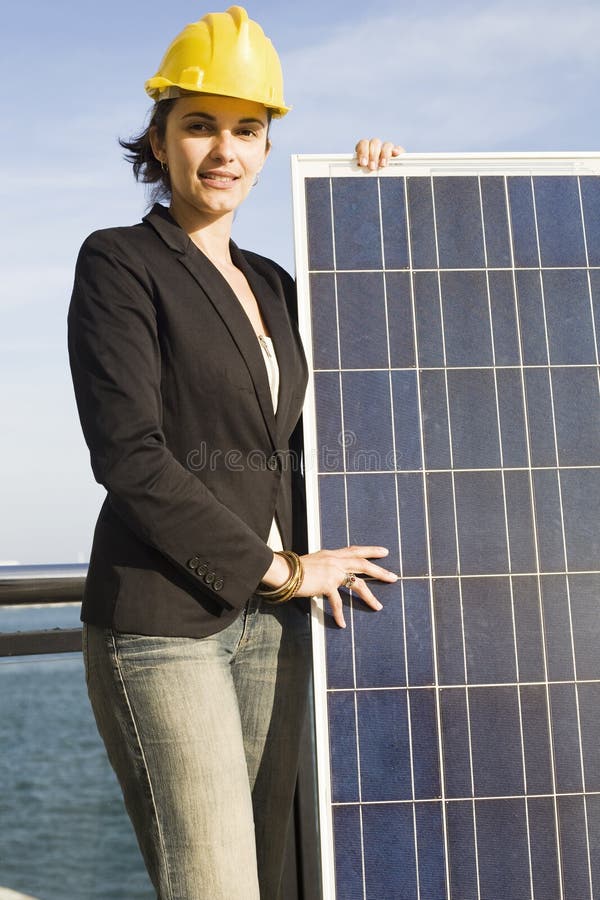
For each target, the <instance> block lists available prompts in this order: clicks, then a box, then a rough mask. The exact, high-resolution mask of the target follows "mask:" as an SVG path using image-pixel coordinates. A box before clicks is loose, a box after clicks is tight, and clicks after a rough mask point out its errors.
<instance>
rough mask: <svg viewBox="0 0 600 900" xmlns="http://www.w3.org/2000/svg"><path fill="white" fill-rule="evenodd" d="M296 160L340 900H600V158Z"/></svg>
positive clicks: (330, 869)
mask: <svg viewBox="0 0 600 900" xmlns="http://www.w3.org/2000/svg"><path fill="white" fill-rule="evenodd" d="M293 167H294V179H293V190H294V207H295V218H296V246H297V281H298V289H299V300H300V303H299V314H300V325H301V332H302V336H303V340H304V343H305V347H306V349H307V355H308V357H309V362H310V363H311V378H310V382H309V389H308V393H307V400H306V404H305V413H304V426H305V470H306V479H307V507H308V519H309V522H308V524H309V541H310V547H311V549H317V548H318V547H319V546H321V545H323V546H340V545H342V544H343V543H355V544H356V543H382V544H386V545H388V546H389V547H390V557H389V564H390V565H392V567H397V568H396V571H398V572H399V574H400V576H401V578H400V580H399V582H398V583H397V584H396V585H380V584H377V585H374V586H373V589H374V590H375V592H376V593H377V594H378V595H379V596H380V599H381V600H382V601H383V603H384V609H383V610H382V612H381V613H378V614H377V615H373V614H371V613H369V612H367V611H366V609H365V608H364V606H363V605H362V604H360V602H355V601H354V600H353V599H352V596H351V595H350V597H349V599H348V608H349V613H348V615H347V620H348V624H349V627H348V629H346V631H340V630H338V629H336V628H335V627H333V628H332V627H331V622H330V620H329V617H328V616H327V615H326V614H325V611H324V609H323V604H322V601H319V600H318V599H317V600H315V601H314V616H313V652H314V684H315V711H316V727H317V735H316V742H317V761H318V781H319V798H318V799H319V818H320V831H321V858H322V871H323V878H322V888H323V897H324V898H325V900H333V898H337V900H346V898H352V900H354V898H355V897H356V898H363V900H375V898H377V900H380V898H382V897H386V898H387V897H390V898H394V900H396V897H398V898H405V897H406V898H413V897H414V898H417V900H475V898H477V900H500V898H502V900H525V898H526V897H527V898H530V900H550V898H552V900H584V898H589V900H600V854H599V852H598V849H597V848H598V847H599V846H600V763H598V761H597V756H598V754H597V747H598V745H599V744H600V663H599V660H598V654H597V647H598V645H599V644H600V622H599V617H598V615H597V613H596V606H597V596H598V592H599V589H600V562H599V557H600V535H599V534H598V528H597V521H596V520H597V515H596V513H595V512H594V511H595V510H596V509H597V507H598V506H599V505H600V477H599V476H600V473H599V471H598V469H599V466H600V401H599V392H600V381H599V380H598V379H599V377H600V367H599V365H598V352H599V347H598V333H599V330H600V177H599V176H600V154H581V153H580V154H571V155H565V154H541V155H540V154H506V155H502V154H484V155H477V154H449V155H435V154H434V155H420V154H405V155H404V156H403V157H401V158H400V159H398V160H396V161H394V162H393V163H392V164H391V166H390V167H389V168H388V169H386V170H384V171H382V172H381V173H369V174H367V173H362V172H359V171H358V170H357V168H355V167H353V165H352V163H351V161H350V159H349V157H299V158H295V159H294V163H293ZM594 369H595V370H596V372H595V373H594Z"/></svg>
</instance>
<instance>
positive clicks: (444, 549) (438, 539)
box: [427, 472, 458, 576]
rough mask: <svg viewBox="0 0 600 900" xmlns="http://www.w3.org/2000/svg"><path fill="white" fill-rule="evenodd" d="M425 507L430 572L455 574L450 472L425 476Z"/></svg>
mask: <svg viewBox="0 0 600 900" xmlns="http://www.w3.org/2000/svg"><path fill="white" fill-rule="evenodd" d="M427 506H428V510H429V545H430V549H431V571H432V572H433V573H434V574H435V575H438V576H439V575H456V574H457V573H458V565H457V556H456V529H455V520H454V494H453V490H452V475H451V473H450V472H436V473H432V474H430V475H428V476H427Z"/></svg>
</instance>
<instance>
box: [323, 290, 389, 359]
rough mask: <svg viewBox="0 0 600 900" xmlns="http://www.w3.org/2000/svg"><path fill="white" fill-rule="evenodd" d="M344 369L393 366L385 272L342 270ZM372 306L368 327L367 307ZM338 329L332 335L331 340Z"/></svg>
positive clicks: (340, 298)
mask: <svg viewBox="0 0 600 900" xmlns="http://www.w3.org/2000/svg"><path fill="white" fill-rule="evenodd" d="M337 293H338V315H339V323H340V332H339V333H340V348H341V357H342V368H344V369H380V368H384V367H385V368H387V367H388V365H389V356H388V345H387V331H386V316H385V289H384V281H383V275H382V273H381V272H351V273H349V272H341V273H340V274H339V275H338V276H337ZM366 304H368V306H369V327H368V328H367V329H365V326H364V319H365V312H364V307H365V305H366ZM334 336H335V331H334V332H332V333H331V334H330V335H329V338H328V339H329V340H330V341H332V338H334Z"/></svg>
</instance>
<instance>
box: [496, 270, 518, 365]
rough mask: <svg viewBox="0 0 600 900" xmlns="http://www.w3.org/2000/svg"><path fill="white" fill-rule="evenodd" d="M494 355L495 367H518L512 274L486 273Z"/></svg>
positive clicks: (515, 309)
mask: <svg viewBox="0 0 600 900" xmlns="http://www.w3.org/2000/svg"><path fill="white" fill-rule="evenodd" d="M488 284H489V291H490V307H491V310H492V328H493V333H494V353H495V361H496V365H497V366H518V365H519V364H520V362H521V357H520V353H519V332H518V328H517V307H516V304H515V286H514V281H513V275H512V272H496V271H490V272H488Z"/></svg>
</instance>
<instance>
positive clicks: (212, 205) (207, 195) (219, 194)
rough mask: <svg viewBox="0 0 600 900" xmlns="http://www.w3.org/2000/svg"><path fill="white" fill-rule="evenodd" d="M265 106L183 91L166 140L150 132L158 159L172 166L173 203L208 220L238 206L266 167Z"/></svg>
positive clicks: (174, 205)
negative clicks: (188, 94) (183, 94)
mask: <svg viewBox="0 0 600 900" xmlns="http://www.w3.org/2000/svg"><path fill="white" fill-rule="evenodd" d="M268 124H269V122H268V116H267V111H266V109H265V107H264V106H262V105H261V104H260V103H253V102H252V101H250V100H239V99H237V98H236V97H218V96H216V95H214V94H198V95H195V96H189V97H180V98H179V99H178V100H177V102H176V103H175V105H174V106H173V109H172V110H171V112H170V113H169V116H168V118H167V124H166V129H165V135H164V140H162V141H161V140H160V138H159V136H158V134H157V133H156V132H155V131H154V132H151V135H150V139H151V141H152V149H153V150H154V154H155V156H156V158H157V159H159V160H161V161H162V162H165V163H166V164H167V165H168V167H169V178H170V181H171V206H172V208H173V211H174V212H175V211H178V210H179V211H181V212H182V213H184V214H185V215H186V216H189V215H192V216H195V217H196V216H197V214H198V213H200V214H201V218H202V219H203V220H204V221H211V220H214V219H217V218H220V217H221V216H223V215H226V214H228V213H233V211H234V210H235V209H236V208H237V207H238V206H239V204H240V203H241V202H242V200H244V199H245V197H246V196H247V194H248V191H249V190H250V188H251V187H252V184H253V182H254V180H255V178H256V176H257V174H258V173H259V172H260V170H261V169H262V167H263V165H264V162H265V159H266V158H267V154H268V152H269V149H270V145H269V142H268V138H267V130H268Z"/></svg>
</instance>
